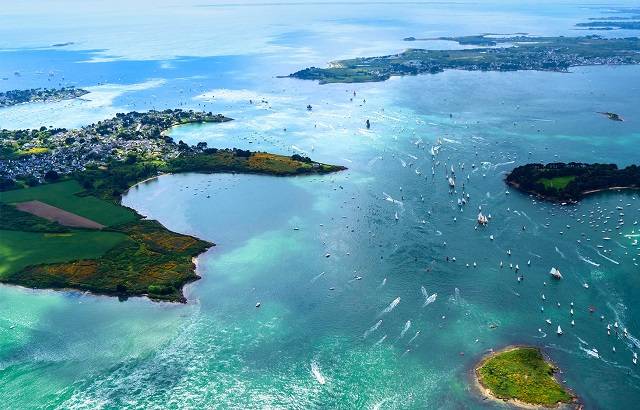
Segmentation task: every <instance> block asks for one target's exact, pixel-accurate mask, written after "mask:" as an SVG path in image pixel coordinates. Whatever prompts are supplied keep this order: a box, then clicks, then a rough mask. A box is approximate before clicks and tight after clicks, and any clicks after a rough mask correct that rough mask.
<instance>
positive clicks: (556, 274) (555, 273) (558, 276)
mask: <svg viewBox="0 0 640 410" xmlns="http://www.w3.org/2000/svg"><path fill="white" fill-rule="evenodd" d="M549 274H551V276H553V277H554V278H556V279H562V274H561V273H560V271H559V270H558V269H556V268H551V270H550V271H549Z"/></svg>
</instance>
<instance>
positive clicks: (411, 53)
mask: <svg viewBox="0 0 640 410" xmlns="http://www.w3.org/2000/svg"><path fill="white" fill-rule="evenodd" d="M424 40H448V41H455V42H457V43H459V44H462V45H476V46H478V47H476V48H468V49H462V50H426V49H413V48H411V49H408V50H406V51H404V52H402V53H399V54H394V55H387V56H380V57H362V58H353V59H348V60H339V61H334V62H332V63H330V64H329V67H327V68H317V67H310V68H306V69H304V70H300V71H297V72H295V73H293V74H290V75H289V76H288V77H291V78H297V79H302V80H317V81H318V82H319V83H320V84H327V83H360V82H373V81H385V80H388V79H389V78H391V77H392V76H403V75H417V74H422V73H430V74H437V73H441V72H443V71H444V70H447V69H456V70H467V71H518V70H537V71H559V72H567V71H568V69H569V68H570V67H576V66H589V65H623V64H640V53H638V49H640V39H639V38H637V37H629V38H604V37H600V36H596V35H592V36H584V37H562V36H560V37H529V36H524V35H517V36H510V37H489V36H488V35H479V36H465V37H440V38H436V39H424ZM405 41H411V42H415V41H418V39H416V38H415V37H407V38H405Z"/></svg>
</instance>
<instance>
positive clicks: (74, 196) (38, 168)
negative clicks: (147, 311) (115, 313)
mask: <svg viewBox="0 0 640 410" xmlns="http://www.w3.org/2000/svg"><path fill="white" fill-rule="evenodd" d="M225 121H230V119H229V118H226V117H223V116H221V115H213V114H211V113H202V112H193V111H183V110H166V111H150V112H147V113H137V112H132V113H127V114H118V115H117V116H116V117H115V118H113V119H110V120H105V121H101V122H99V123H97V124H91V125H89V126H86V127H83V128H81V129H78V130H66V129H50V128H46V127H42V128H41V129H38V130H15V131H9V130H2V131H1V132H0V134H1V138H0V283H6V284H14V285H20V286H25V287H30V288H42V289H76V290H81V291H89V292H92V293H95V294H104V295H112V296H118V297H120V298H122V299H126V298H127V297H130V296H148V297H149V298H151V299H152V300H163V301H172V302H183V303H184V302H186V299H185V297H184V294H183V291H182V289H183V286H184V285H185V284H187V283H189V282H191V281H194V280H197V279H198V278H199V277H198V276H197V274H196V272H195V264H194V258H195V257H196V256H197V255H199V254H201V253H202V252H204V251H206V250H207V249H208V248H210V247H211V246H214V244H213V243H210V242H207V241H203V240H200V239H198V238H195V237H193V236H189V235H182V234H178V233H175V232H171V231H169V230H168V229H166V228H165V227H164V226H162V225H161V224H160V223H159V222H157V221H153V220H146V219H143V217H142V216H141V215H139V214H138V213H137V212H135V211H134V210H132V209H130V208H127V207H124V206H122V205H121V203H120V200H121V196H122V194H123V193H124V192H126V190H127V189H129V188H130V187H131V186H132V185H135V184H136V183H138V182H141V181H144V180H147V179H149V178H154V177H156V176H158V175H161V174H166V173H181V172H199V173H215V172H238V173H255V174H265V175H276V176H286V175H303V174H323V173H329V172H334V171H340V170H343V169H345V168H344V167H340V166H333V165H327V164H321V163H318V162H314V161H311V159H309V158H307V157H302V156H300V155H293V156H284V155H276V154H270V153H264V152H251V151H246V150H241V149H216V148H209V147H207V144H206V143H203V142H202V143H199V144H197V145H195V146H189V145H187V144H185V143H183V142H182V141H180V142H178V143H175V142H174V141H173V140H172V139H171V138H170V137H168V136H166V135H165V133H164V131H165V130H167V129H168V128H169V127H171V126H174V125H176V124H186V123H190V122H225Z"/></svg>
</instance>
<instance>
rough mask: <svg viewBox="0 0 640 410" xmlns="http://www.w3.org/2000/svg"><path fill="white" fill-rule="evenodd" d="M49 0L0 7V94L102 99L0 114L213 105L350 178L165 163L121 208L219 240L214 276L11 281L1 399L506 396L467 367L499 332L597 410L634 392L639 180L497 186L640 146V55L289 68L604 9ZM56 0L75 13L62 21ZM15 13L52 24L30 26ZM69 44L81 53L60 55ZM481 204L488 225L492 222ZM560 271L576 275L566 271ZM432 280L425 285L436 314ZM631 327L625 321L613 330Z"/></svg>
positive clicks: (47, 119)
mask: <svg viewBox="0 0 640 410" xmlns="http://www.w3.org/2000/svg"><path fill="white" fill-rule="evenodd" d="M41 6H42V10H43V11H40V10H39V9H32V10H29V11H28V12H26V11H24V10H22V9H20V8H15V7H17V6H13V7H14V8H15V9H14V8H10V9H9V13H8V15H9V16H11V18H9V17H0V22H2V23H5V24H2V25H0V27H2V28H0V30H1V31H2V34H3V35H4V37H2V36H0V38H3V39H2V40H0V47H2V48H5V49H10V50H5V51H2V52H1V54H2V57H1V58H0V76H2V77H6V78H8V79H7V80H3V81H0V87H1V89H3V90H4V89H13V88H24V87H31V86H44V85H47V84H49V83H51V82H54V83H56V84H57V83H62V84H75V85H78V86H82V87H90V90H91V91H92V93H91V94H88V95H87V96H86V98H85V99H84V100H75V101H66V102H61V103H55V104H39V105H25V106H19V107H13V108H9V109H4V110H0V127H3V128H18V127H27V126H32V127H33V126H39V125H42V124H45V125H49V124H51V125H63V126H80V125H83V124H86V123H90V122H94V121H97V120H100V119H101V118H105V117H109V116H111V115H113V113H115V112H120V111H127V110H132V109H137V110H144V109H150V108H166V107H176V106H177V107H186V108H194V109H206V110H211V111H214V112H221V113H223V114H225V115H229V116H231V117H233V118H235V119H236V120H235V121H233V122H231V123H226V124H210V125H204V126H203V125H190V126H182V127H177V128H175V129H173V130H172V131H171V135H172V136H173V137H174V138H175V139H176V140H179V139H181V140H183V141H185V142H188V143H196V142H199V141H207V142H208V143H209V145H210V146H218V147H239V148H250V149H254V150H269V151H272V152H278V153H288V154H293V153H296V152H298V153H305V154H308V155H310V156H312V157H313V158H314V159H317V160H321V161H325V162H329V163H336V164H342V165H345V166H348V167H349V170H348V171H346V172H342V173H338V174H333V175H325V176H313V177H299V178H273V177H262V176H248V175H198V174H185V175H171V176H163V177H160V178H158V179H157V180H153V181H150V182H147V183H144V184H141V185H139V186H136V187H134V188H133V189H131V190H130V191H129V193H128V194H127V195H126V196H125V198H124V199H123V203H124V204H125V205H127V206H130V207H133V208H135V209H136V210H138V212H140V213H141V214H143V215H146V216H148V217H150V218H156V219H158V220H159V221H161V222H162V223H163V224H165V225H166V226H167V227H168V228H169V229H172V230H175V231H179V232H185V233H190V234H194V235H197V236H199V237H201V238H204V239H207V240H211V241H213V242H215V243H216V244H217V246H216V247H214V248H212V249H211V250H209V251H208V252H207V253H205V254H203V255H202V256H200V257H199V258H198V272H199V274H200V275H201V276H202V279H201V280H199V281H197V282H195V283H193V284H191V285H189V286H188V288H187V292H186V293H187V295H188V299H189V303H188V304H186V305H176V304H161V303H153V302H150V301H148V300H146V299H140V298H133V299H130V300H128V301H126V302H118V301H117V300H116V299H112V298H106V297H96V296H91V295H86V294H79V293H75V292H67V293H64V292H50V291H31V290H25V289H21V288H15V287H1V288H0V300H2V303H0V334H1V335H2V337H1V338H0V377H1V379H2V381H3V383H0V398H2V402H3V403H10V405H9V407H12V408H62V409H66V408H87V409H94V408H104V409H113V408H194V409H196V408H243V409H244V408H287V409H289V408H300V409H308V408H330V409H334V408H379V409H393V408H398V409H399V408H442V409H467V408H492V407H496V404H495V403H492V402H487V401H483V400H482V399H480V398H478V395H477V393H476V392H475V391H474V390H473V387H472V385H471V383H470V371H471V369H472V368H473V365H474V363H475V362H476V361H477V360H478V359H479V358H480V357H481V356H482V355H483V354H484V353H485V352H487V351H488V349H491V348H500V347H503V346H505V345H509V344H514V343H526V344H533V345H537V346H540V347H543V348H544V349H545V351H546V352H547V353H548V355H549V356H550V357H551V358H552V359H553V360H554V361H555V362H556V363H557V364H558V365H559V367H560V368H561V369H562V370H563V374H562V376H561V378H562V379H563V380H566V383H567V385H568V386H569V387H571V388H572V389H573V390H574V391H575V392H576V393H577V394H578V395H579V396H580V398H581V399H582V401H583V402H584V403H585V405H586V408H612V409H614V408H615V409H618V408H634V406H635V403H636V402H637V400H638V399H639V398H640V379H639V376H640V373H638V368H637V367H636V366H634V365H633V363H632V357H633V356H632V355H633V352H634V351H637V350H638V348H640V342H638V340H637V339H636V337H640V319H639V317H640V306H638V304H637V298H638V294H639V291H640V282H639V281H638V274H639V273H640V268H639V267H638V266H639V265H638V264H639V263H640V256H639V248H638V245H637V239H638V236H637V235H638V233H639V232H640V225H637V224H634V223H637V221H639V220H640V200H639V199H638V193H633V192H612V193H607V194H601V195H597V196H593V197H590V198H588V199H586V200H584V201H583V202H582V203H581V204H579V205H577V206H564V207H561V206H558V205H551V204H546V203H540V202H537V201H535V200H533V199H532V198H530V197H528V196H526V195H522V194H520V193H517V192H514V191H511V192H510V193H507V188H506V186H505V185H504V183H503V178H504V175H505V173H506V172H508V171H509V170H510V169H511V168H512V167H514V166H517V165H519V164H523V163H527V162H532V161H545V162H549V161H556V160H562V161H585V162H592V161H600V162H615V163H618V164H620V165H627V164H630V163H638V161H639V160H640V149H639V148H638V147H639V145H638V143H639V140H640V127H639V126H638V118H640V104H638V103H639V102H640V101H639V99H638V95H640V69H639V68H638V67H584V68H577V69H574V70H572V72H571V73H569V74H563V73H539V72H517V73H479V72H459V71H448V72H445V73H442V74H438V75H435V76H431V75H425V76H418V77H406V78H394V79H392V80H390V81H388V82H385V83H372V84H358V85H344V84H335V85H324V86H320V85H317V84H315V83H312V82H302V81H297V80H291V79H280V78H276V75H280V74H288V73H289V72H292V71H294V70H296V69H299V68H301V67H306V66H309V65H324V64H325V63H326V62H327V61H329V60H331V59H334V58H339V57H346V56H359V55H377V54H382V53H388V52H394V51H398V50H401V49H402V48H403V47H404V46H405V45H406V44H404V43H403V42H402V41H400V40H401V39H402V37H405V36H408V35H425V36H431V35H459V34H476V33H479V32H486V31H491V32H513V31H527V32H531V33H533V34H541V35H543V34H567V35H575V34H576V32H575V31H574V30H573V28H572V26H573V24H575V23H576V22H580V21H583V20H585V19H586V18H588V17H593V16H599V15H600V13H603V9H602V8H591V6H589V5H588V4H587V5H585V4H583V3H580V4H575V3H570V2H569V3H564V4H560V5H557V4H552V3H543V4H542V5H540V6H539V7H529V6H523V5H518V4H517V3H508V2H497V3H486V4H484V3H483V4H476V3H463V4H459V3H451V4H447V3H422V4H421V3H398V4H396V3H374V4H371V5H369V6H366V7H365V6H363V5H360V4H353V3H330V4H315V3H314V4H307V3H296V4H295V5H292V4H289V5H286V6H284V5H281V4H275V3H273V4H269V5H262V6H255V5H251V4H240V3H233V4H226V5H219V4H218V5H209V6H207V5H204V4H194V5H192V6H181V7H176V6H173V5H171V4H164V5H163V6H162V7H158V8H153V9H151V8H148V7H147V8H145V7H144V5H127V4H124V3H123V4H121V5H120V7H121V8H116V7H113V8H109V7H106V6H103V7H104V8H105V9H99V10H98V11H100V13H98V12H97V11H96V12H95V13H90V14H89V15H87V17H86V18H85V19H80V18H79V17H77V16H76V14H79V13H82V12H83V11H84V12H87V10H84V9H83V8H82V7H80V6H77V5H76V6H77V7H75V8H71V10H72V11H71V12H70V16H66V17H65V16H63V15H62V12H61V11H59V10H58V11H57V10H55V9H53V10H52V9H51V6H47V5H46V4H44V3H43V4H42V5H41ZM613 6H615V5H613ZM94 7H99V6H94ZM67 10H69V9H68V8H67ZM45 12H48V13H53V15H54V16H55V15H58V14H60V17H59V18H58V19H56V18H48V19H45V18H44V17H43V16H44V15H45V14H46V13H45ZM56 13H58V14H56ZM66 19H68V20H69V21H67V20H66ZM69 22H74V24H68V23H69ZM36 23H37V24H36ZM215 23H219V25H217V24H215ZM89 25H93V26H94V27H97V29H96V30H90V28H89ZM17 26H25V27H34V26H37V27H34V28H33V29H32V30H30V31H29V35H18V34H17V33H16V31H15V30H16V27H17ZM160 26H162V27H164V30H157V28H158V27H160ZM158 31H160V32H158ZM621 33H622V32H621ZM606 34H607V35H615V34H616V32H608V33H606ZM624 34H625V35H626V34H629V33H624ZM631 34H633V33H631ZM134 39H135V41H134ZM66 41H74V42H75V44H73V45H71V46H67V47H61V48H56V49H52V48H50V47H47V46H48V45H50V44H53V43H58V42H66ZM438 46H439V47H442V46H446V44H445V45H443V44H438ZM87 61H92V62H87ZM16 71H17V72H19V73H20V76H17V75H15V74H14V72H16ZM40 72H42V73H40ZM49 72H52V73H53V76H51V77H50V76H49V75H48V73H49ZM354 91H356V96H355V97H354V95H353V92H354ZM249 99H253V100H254V101H259V103H257V104H249V102H248V100H249ZM262 100H264V101H265V102H260V101H262ZM365 100H366V101H365ZM307 104H311V105H312V106H313V110H312V111H311V112H308V111H307V110H306V109H305V107H306V105H307ZM597 111H613V112H619V113H621V114H622V115H623V116H624V117H625V119H627V121H625V122H623V123H616V122H612V121H608V120H607V119H606V118H603V117H602V116H600V115H598V114H596V112H597ZM366 119H370V120H371V122H372V128H371V129H370V130H366V129H365V128H364V121H365V120H366ZM285 129H286V130H285ZM436 146H439V147H440V148H439V149H438V150H439V152H438V155H437V156H436V157H435V158H433V156H432V155H431V153H430V151H431V149H432V148H433V147H436ZM463 164H464V168H463ZM451 166H453V167H454V169H455V172H456V175H458V180H459V182H462V181H465V192H467V193H469V195H470V198H469V204H468V205H466V206H465V207H464V209H462V210H461V209H460V208H459V207H458V205H457V198H459V197H460V196H461V195H462V194H461V189H460V188H461V187H460V186H458V191H457V192H456V193H453V194H452V193H450V191H449V188H448V185H447V181H446V179H445V174H446V172H447V170H450V168H451ZM207 196H210V198H207ZM479 207H481V208H482V212H483V213H485V214H486V213H489V214H491V216H492V219H491V222H490V223H489V225H488V226H487V227H484V228H480V229H477V230H476V229H474V228H475V219H476V215H477V213H478V209H479ZM396 215H397V219H396ZM620 222H624V224H623V225H621V224H620ZM523 227H524V229H523ZM294 228H295V229H294ZM490 235H493V237H494V240H490V238H489V237H490ZM604 238H610V239H604ZM598 245H600V246H602V247H601V248H600V247H598ZM508 250H511V256H508V255H507V251H508ZM327 254H329V255H330V256H329V257H326V255H327ZM447 257H449V261H447ZM453 257H455V258H456V260H455V262H453V261H452V258H453ZM528 261H530V266H529V265H528ZM500 262H503V267H502V268H500ZM474 263H475V267H474ZM467 264H468V265H469V266H468V267H467ZM510 264H512V265H514V266H515V265H516V264H518V265H519V267H520V271H519V273H518V274H516V273H515V271H514V269H510V268H509V265H510ZM554 266H555V267H557V268H559V269H560V270H561V271H562V273H563V275H564V279H563V280H562V281H559V282H553V281H551V280H550V278H549V275H548V271H549V269H550V268H551V267H554ZM518 275H522V276H523V277H524V279H523V281H522V282H518V281H517V276H518ZM545 283H546V284H545ZM585 283H586V284H588V285H589V288H588V289H586V288H584V287H583V285H584V284H585ZM422 288H424V292H426V294H427V295H428V296H431V298H430V299H429V300H433V302H432V303H429V304H427V305H426V306H425V302H426V300H427V298H426V297H425V295H424V293H423V290H422ZM543 294H544V295H545V300H543V299H542V295H543ZM433 295H437V296H433ZM257 302H260V303H261V307H260V308H259V309H256V307H255V305H256V303H257ZM572 302H573V304H574V306H573V309H574V315H573V317H571V315H570V313H569V310H570V303H572ZM557 303H560V306H559V307H558V305H557ZM589 306H593V307H595V308H596V312H595V313H593V314H590V313H589V312H588V307H589ZM541 307H544V312H541ZM600 316H604V319H603V320H601V319H600ZM545 319H550V320H551V321H552V323H553V324H552V325H551V326H549V325H548V324H546V323H545ZM572 319H573V320H575V326H573V327H572V326H571V325H570V321H571V320H572ZM615 321H617V322H618V324H619V328H620V329H622V328H623V327H626V328H627V329H628V331H629V336H628V337H623V336H622V335H616V334H615V333H614V332H612V335H611V336H607V330H606V326H607V324H611V325H612V326H613V323H614V322H615ZM558 324H559V325H561V326H562V328H563V330H564V335H563V336H561V337H558V336H556V334H555V329H556V326H557V325H558ZM613 347H615V348H616V352H615V353H614V352H613V351H612V348H613ZM594 349H597V353H596V352H595V351H594ZM320 381H324V384H322V383H320Z"/></svg>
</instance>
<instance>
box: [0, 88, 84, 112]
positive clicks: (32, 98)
mask: <svg viewBox="0 0 640 410" xmlns="http://www.w3.org/2000/svg"><path fill="white" fill-rule="evenodd" d="M85 94H89V91H87V90H83V89H82V88H75V87H62V88H32V89H29V90H11V91H6V92H3V93H0V108H2V107H10V106H12V105H17V104H24V103H31V102H52V101H62V100H72V99H74V98H78V97H82V96H83V95H85Z"/></svg>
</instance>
